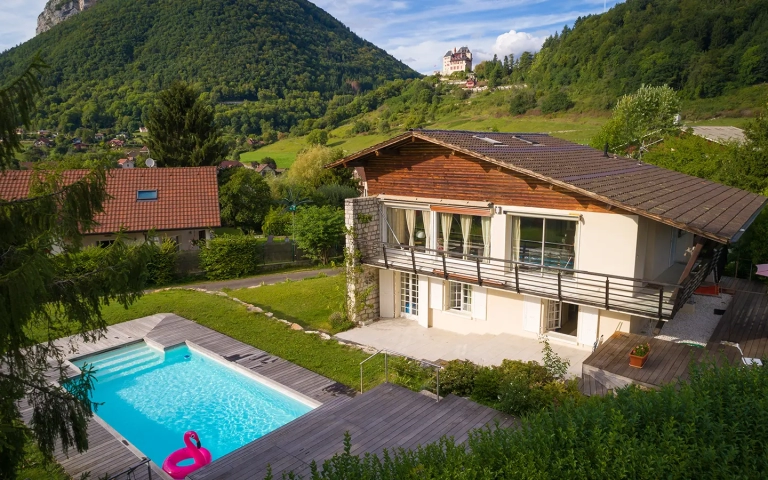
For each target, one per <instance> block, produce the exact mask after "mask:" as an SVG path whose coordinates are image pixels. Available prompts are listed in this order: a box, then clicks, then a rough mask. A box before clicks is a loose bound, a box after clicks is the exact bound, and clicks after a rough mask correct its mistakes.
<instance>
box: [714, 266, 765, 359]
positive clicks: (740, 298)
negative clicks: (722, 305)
mask: <svg viewBox="0 0 768 480" xmlns="http://www.w3.org/2000/svg"><path fill="white" fill-rule="evenodd" d="M720 286H721V287H722V288H723V289H724V290H726V291H729V292H732V294H733V299H731V304H730V305H729V306H728V309H727V310H726V311H725V314H724V315H723V317H722V318H721V319H720V323H718V324H717V327H716V328H715V331H714V332H712V337H711V338H710V342H711V343H720V342H732V343H738V344H739V346H740V347H741V350H742V351H743V352H744V356H745V357H752V358H760V359H762V358H766V357H768V286H766V285H765V284H763V283H759V282H754V281H749V280H744V279H735V278H727V279H726V278H724V279H723V280H722V281H721V282H720Z"/></svg>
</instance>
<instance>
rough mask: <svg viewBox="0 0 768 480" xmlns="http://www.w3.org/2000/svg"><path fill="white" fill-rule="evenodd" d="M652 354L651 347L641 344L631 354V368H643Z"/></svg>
mask: <svg viewBox="0 0 768 480" xmlns="http://www.w3.org/2000/svg"><path fill="white" fill-rule="evenodd" d="M650 352H651V346H650V345H649V344H648V342H646V343H641V344H640V345H637V346H636V347H635V348H633V349H632V351H631V352H629V366H630V367H636V368H643V365H645V361H646V360H648V354H649V353H650Z"/></svg>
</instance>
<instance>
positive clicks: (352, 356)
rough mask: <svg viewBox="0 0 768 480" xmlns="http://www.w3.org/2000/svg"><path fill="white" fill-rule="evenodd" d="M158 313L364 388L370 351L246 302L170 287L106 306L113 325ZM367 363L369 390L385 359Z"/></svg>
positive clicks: (380, 375)
mask: <svg viewBox="0 0 768 480" xmlns="http://www.w3.org/2000/svg"><path fill="white" fill-rule="evenodd" d="M297 283H300V282H297ZM260 288H264V287H260ZM254 290H259V289H258V288H257V289H254ZM243 300H244V299H243ZM155 313H175V314H177V315H180V316H182V317H184V318H187V319H189V320H193V321H195V322H197V323H199V324H200V325H204V326H206V327H208V328H211V329H213V330H216V331H217V332H221V333H223V334H225V335H228V336H230V337H232V338H234V339H237V340H240V341H241V342H244V343H247V344H249V345H253V346H254V347H256V348H259V349H261V350H264V351H266V352H269V353H271V354H273V355H277V356H278V357H281V358H284V359H285V360H288V361H290V362H293V363H295V364H297V365H301V366H302V367H304V368H307V369H309V370H312V371H314V372H317V373H319V374H320V375H324V376H326V377H328V378H331V379H333V380H336V381H338V382H341V383H343V384H345V385H348V386H350V387H352V388H360V362H361V361H363V360H365V359H366V358H367V357H368V354H366V353H365V352H363V351H361V350H357V349H354V348H350V347H347V346H345V345H340V344H339V343H338V341H336V340H322V339H321V338H319V337H318V336H317V335H311V334H307V333H304V332H302V331H296V330H291V329H290V328H288V327H287V326H286V325H284V324H282V323H280V322H277V321H275V320H272V319H270V318H267V317H266V316H264V315H262V314H255V313H249V312H247V311H246V309H245V307H244V306H242V305H240V304H238V303H236V302H233V301H232V300H230V299H227V298H224V297H219V296H216V295H211V294H206V293H201V292H194V291H189V290H168V291H163V292H158V293H152V294H149V295H145V296H143V297H142V298H140V299H139V300H138V301H136V303H134V304H133V305H132V306H131V307H130V308H129V309H127V310H126V309H124V308H123V307H121V306H120V305H114V304H113V305H109V306H107V307H105V308H104V310H103V315H104V319H105V320H106V321H107V323H108V324H110V325H113V324H116V323H121V322H125V321H127V320H132V319H135V318H140V317H145V316H147V315H153V314H155ZM366 366H367V367H366V369H365V377H364V383H365V384H366V388H370V387H372V386H374V385H377V384H379V383H381V381H382V380H383V376H384V369H383V359H378V358H377V359H374V360H372V361H371V362H369V363H368V364H366Z"/></svg>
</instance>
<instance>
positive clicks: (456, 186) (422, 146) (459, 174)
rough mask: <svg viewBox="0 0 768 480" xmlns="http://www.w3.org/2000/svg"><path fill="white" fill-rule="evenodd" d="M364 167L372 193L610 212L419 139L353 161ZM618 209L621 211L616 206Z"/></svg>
mask: <svg viewBox="0 0 768 480" xmlns="http://www.w3.org/2000/svg"><path fill="white" fill-rule="evenodd" d="M353 164H354V166H358V165H359V166H361V167H363V168H364V171H365V178H366V180H367V185H368V194H369V195H379V194H387V195H400V196H408V197H427V198H445V199H453V200H470V201H488V202H493V203H496V204H500V205H515V206H522V207H539V208H550V209H562V210H575V211H590V212H610V211H611V210H610V208H609V207H608V206H607V205H606V204H605V203H602V202H599V201H597V200H594V199H591V198H589V197H587V196H585V195H581V194H578V193H575V192H570V191H567V190H565V189H562V188H559V187H556V186H554V185H552V184H549V183H547V182H544V181H542V180H539V179H536V178H533V177H528V176H525V175H522V174H519V173H516V172H513V171H511V170H509V169H507V168H503V167H501V166H498V165H494V164H492V163H489V162H486V161H483V160H480V159H477V158H474V157H471V156H469V155H465V154H462V153H459V152H455V151H452V150H450V149H448V148H446V147H443V146H440V145H435V144H433V143H430V142H427V141H424V140H420V139H417V140H415V141H413V142H410V143H406V144H402V145H401V146H399V147H391V148H386V149H382V150H378V151H376V152H374V153H371V154H369V155H366V156H365V157H363V158H359V159H357V160H355V161H354V162H351V163H350V165H349V166H353ZM613 212H616V209H613Z"/></svg>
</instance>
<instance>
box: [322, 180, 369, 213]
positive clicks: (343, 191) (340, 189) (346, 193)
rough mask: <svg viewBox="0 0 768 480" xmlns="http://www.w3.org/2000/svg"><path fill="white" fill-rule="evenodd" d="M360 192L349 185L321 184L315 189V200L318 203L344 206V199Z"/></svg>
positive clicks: (355, 195)
mask: <svg viewBox="0 0 768 480" xmlns="http://www.w3.org/2000/svg"><path fill="white" fill-rule="evenodd" d="M358 196H360V192H359V191H358V190H357V189H356V188H354V187H350V186H348V185H338V184H335V183H332V184H330V185H320V186H319V187H318V188H317V190H316V191H315V195H314V202H315V204H317V205H330V206H332V207H336V208H344V200H346V199H347V198H356V197H358Z"/></svg>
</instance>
